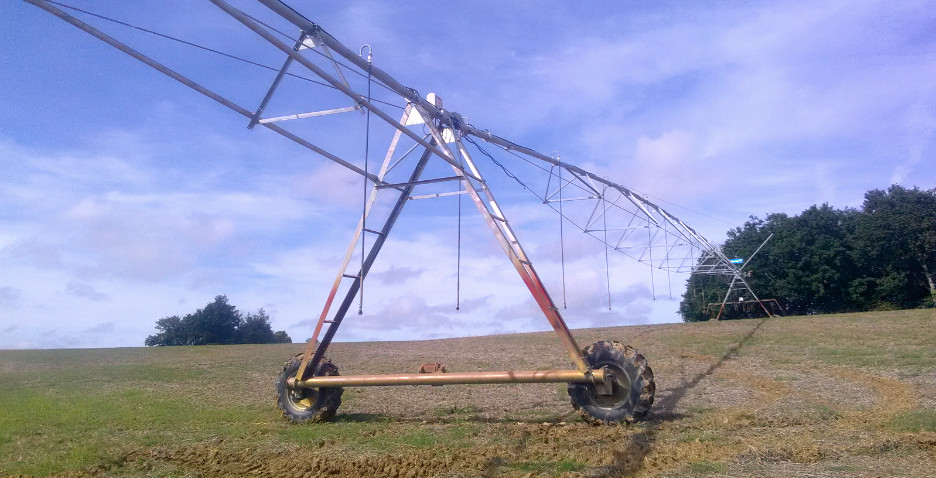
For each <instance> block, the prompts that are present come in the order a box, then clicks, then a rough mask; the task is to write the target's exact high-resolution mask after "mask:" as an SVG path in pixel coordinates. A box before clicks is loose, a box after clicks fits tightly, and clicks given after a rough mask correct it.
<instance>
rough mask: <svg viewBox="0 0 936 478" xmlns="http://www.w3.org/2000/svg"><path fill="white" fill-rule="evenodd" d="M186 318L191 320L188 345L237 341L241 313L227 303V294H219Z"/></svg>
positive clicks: (222, 343) (221, 343)
mask: <svg viewBox="0 0 936 478" xmlns="http://www.w3.org/2000/svg"><path fill="white" fill-rule="evenodd" d="M186 320H189V321H190V322H191V328H192V337H191V339H192V341H191V343H190V345H224V344H234V343H237V342H238V340H237V327H238V326H239V325H240V323H241V314H240V312H238V311H237V308H236V307H234V306H233V305H231V304H229V303H228V298H227V296H224V295H219V296H217V297H215V299H214V301H213V302H210V303H208V305H206V306H205V308H204V309H198V310H197V311H195V313H194V314H192V315H191V316H187V317H186Z"/></svg>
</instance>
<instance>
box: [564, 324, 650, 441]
mask: <svg viewBox="0 0 936 478" xmlns="http://www.w3.org/2000/svg"><path fill="white" fill-rule="evenodd" d="M583 353H584V355H585V362H586V363H588V365H590V366H591V367H594V368H595V369H599V368H601V367H608V369H609V370H610V371H611V372H612V373H613V374H614V382H613V384H612V393H611V395H601V394H599V393H598V391H597V390H596V389H595V385H594V384H592V383H570V384H569V397H571V398H572V406H573V407H575V409H576V410H578V411H579V412H580V413H581V414H582V418H584V419H585V421H587V422H589V423H591V424H593V425H602V424H604V425H613V424H617V423H621V422H625V423H631V422H633V421H636V420H640V419H642V418H645V417H646V416H647V413H648V412H649V411H650V406H651V405H653V394H654V393H655V392H656V385H655V384H654V382H653V371H652V370H651V369H650V367H649V366H648V365H647V360H646V359H644V357H643V355H640V354H639V353H637V351H636V350H635V349H634V348H633V347H631V346H630V345H624V344H622V343H621V342H616V341H614V342H606V341H603V340H602V341H599V342H595V343H593V344H591V345H589V346H588V347H585V350H583Z"/></svg>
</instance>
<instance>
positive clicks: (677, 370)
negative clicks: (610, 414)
mask: <svg viewBox="0 0 936 478" xmlns="http://www.w3.org/2000/svg"><path fill="white" fill-rule="evenodd" d="M934 327H936V311H933V310H916V311H899V312H877V313H867V314H844V315H829V316H813V317H790V318H776V319H767V320H741V321H731V322H721V323H698V324H665V325H655V326H637V327H618V328H606V329H588V330H578V331H575V336H576V338H577V340H578V341H579V343H580V345H582V346H584V345H587V344H589V343H591V342H594V341H597V340H601V339H612V340H621V341H623V342H626V343H629V344H631V345H633V346H635V347H637V348H638V350H640V351H641V353H643V354H644V355H645V356H646V357H647V359H648V360H649V362H650V365H651V366H652V367H653V370H654V374H655V376H656V383H657V393H656V402H655V404H654V407H653V409H652V410H651V413H650V417H649V419H648V420H646V421H643V422H639V423H636V424H633V425H629V426H613V427H601V426H599V427H595V426H591V425H588V424H586V423H585V422H583V421H582V420H581V419H580V418H579V417H578V416H577V415H576V414H575V413H574V412H573V410H572V407H571V405H570V404H569V398H568V395H567V394H566V391H565V386H563V385H559V384H534V385H506V386H493V385H492V386H488V385H474V386H469V385H463V386H451V385H450V386H444V387H421V388H417V387H387V388H356V389H346V390H345V393H344V396H343V404H342V406H341V408H340V409H339V414H338V419H337V421H336V422H335V423H326V424H306V425H292V424H289V423H287V422H286V421H285V420H284V419H282V417H281V416H280V415H279V411H278V410H277V409H276V408H275V406H274V404H273V379H274V377H275V375H276V373H277V372H278V371H279V369H280V368H281V367H282V363H283V362H284V361H285V360H286V359H288V358H289V357H291V356H292V355H293V354H295V353H297V352H300V351H301V350H302V348H303V345H302V344H293V345H256V346H221V347H211V346H209V347H180V348H150V349H144V348H130V349H99V350H43V351H0V383H2V387H0V410H2V413H0V474H2V475H13V476H16V475H39V476H186V477H187V476H193V477H194V476H205V477H214V476H327V475H333V476H388V477H391V476H392V477H408V476H444V477H446V476H447V477H473V476H587V477H617V476H666V477H677V476H763V477H769V476H855V477H864V476H869V477H870V476H931V474H932V470H934V469H936V410H934V405H936V353H933V350H936V334H934V333H933V332H932V330H933V329H934ZM329 356H330V358H331V359H332V360H333V361H334V362H335V364H337V365H338V367H339V369H340V371H341V373H342V374H355V373H411V372H414V371H415V369H416V367H417V366H418V364H420V363H424V362H444V363H445V364H447V365H448V369H449V370H450V371H478V370H504V369H546V368H569V367H570V364H568V363H567V360H568V359H567V358H565V354H564V353H563V351H562V350H561V348H560V347H559V345H558V342H557V341H556V339H555V337H554V336H553V335H552V334H551V333H534V334H521V335H511V336H492V337H475V338H460V339H445V340H432V341H420V342H389V343H360V344H358V343H355V344H351V343H337V344H335V345H334V346H333V349H332V350H331V353H330V354H329Z"/></svg>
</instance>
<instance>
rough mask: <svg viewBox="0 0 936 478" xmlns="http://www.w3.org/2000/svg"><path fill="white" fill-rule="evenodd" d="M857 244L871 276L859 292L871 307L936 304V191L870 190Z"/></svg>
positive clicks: (868, 276)
mask: <svg viewBox="0 0 936 478" xmlns="http://www.w3.org/2000/svg"><path fill="white" fill-rule="evenodd" d="M856 244H857V245H858V247H857V251H858V253H857V259H858V260H859V261H860V263H861V264H862V265H863V266H864V268H865V269H866V270H867V277H866V278H865V280H863V281H861V282H859V283H857V284H856V285H855V288H856V292H859V293H861V294H863V296H864V297H866V298H868V300H870V302H871V303H870V305H871V306H873V307H882V306H884V307H887V306H894V307H901V308H907V307H918V306H919V305H921V304H923V303H924V302H925V301H928V302H929V304H934V303H936V189H931V190H928V191H925V190H920V189H919V188H913V189H907V188H904V187H902V186H899V185H896V184H895V185H893V186H891V187H890V188H888V189H887V190H886V191H882V190H879V189H875V190H873V191H868V192H867V193H866V194H865V201H864V204H863V206H862V215H861V218H860V220H859V227H858V228H857V231H856Z"/></svg>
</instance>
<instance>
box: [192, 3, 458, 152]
mask: <svg viewBox="0 0 936 478" xmlns="http://www.w3.org/2000/svg"><path fill="white" fill-rule="evenodd" d="M210 1H211V3H213V4H215V5H217V7H218V8H220V9H221V10H223V11H224V12H225V13H227V14H228V15H230V16H232V17H234V18H235V19H236V20H237V21H239V22H241V23H242V24H243V25H244V26H246V27H247V28H249V29H251V30H253V32H254V33H256V34H257V35H259V36H261V37H262V38H263V39H264V40H266V41H267V42H269V43H270V44H271V45H273V46H275V47H276V48H278V49H279V50H280V51H282V52H283V53H285V54H287V55H289V56H291V57H292V58H293V59H294V60H295V61H296V62H297V63H299V64H301V65H302V66H304V67H306V68H308V69H309V71H311V72H313V73H315V74H316V75H318V77H319V78H321V79H323V80H325V81H326V82H328V83H329V84H330V85H332V86H333V87H335V88H336V89H337V90H339V91H341V92H342V93H344V94H346V95H348V96H349V97H350V98H351V99H352V100H354V101H355V102H357V103H358V104H360V105H361V106H363V107H365V108H367V109H368V110H370V111H371V112H372V113H374V114H375V115H377V117H379V118H380V119H382V120H384V121H385V122H386V123H387V124H389V125H390V126H392V127H394V128H397V129H399V130H400V131H402V132H403V134H405V135H407V136H409V137H410V138H412V139H413V140H414V141H416V142H417V143H419V144H421V145H422V146H423V147H425V148H426V149H428V150H429V151H431V152H432V153H433V154H435V155H436V156H438V157H439V158H441V159H443V160H444V161H446V162H448V163H450V164H451V165H452V166H454V167H456V168H461V166H460V165H459V164H458V162H457V161H455V160H453V159H451V158H449V157H448V156H446V155H445V153H443V152H442V151H441V150H439V148H437V147H436V146H434V145H432V144H430V143H429V142H427V141H426V140H424V139H422V137H421V136H419V135H417V134H416V133H414V132H412V131H410V130H409V129H407V128H406V127H405V126H401V125H399V123H397V122H396V121H395V120H394V119H393V118H391V117H390V116H389V115H387V113H384V112H383V111H382V110H381V109H380V108H377V107H376V106H375V105H374V104H373V103H371V102H370V101H368V100H367V98H365V97H364V96H362V95H359V94H357V93H355V92H354V91H353V90H351V89H350V88H348V87H347V86H345V84H344V83H342V82H341V81H339V80H338V79H336V78H334V77H332V76H331V75H329V74H328V73H326V72H325V70H322V69H321V68H319V67H318V65H316V64H315V63H312V62H311V61H309V59H307V58H306V57H304V56H302V55H301V54H299V53H298V52H296V51H294V50H293V49H292V48H290V47H289V46H288V45H286V44H285V43H283V42H281V41H280V40H279V39H278V38H276V37H275V36H273V35H272V34H270V32H268V31H266V29H264V28H263V27H262V26H260V25H258V24H257V23H256V22H254V21H253V20H252V19H251V18H250V17H249V16H247V15H246V14H245V13H244V12H242V11H240V10H238V9H237V8H234V7H233V6H231V5H230V4H228V3H227V2H225V1H224V0H210ZM261 3H264V4H266V2H263V0H261ZM284 7H285V6H284ZM285 8H287V9H288V10H289V11H291V12H293V13H294V14H295V15H298V13H295V12H294V11H293V10H292V9H291V8H289V7H285ZM300 17H301V15H300ZM303 18H304V17H303ZM306 22H308V20H306ZM308 23H310V24H311V22H308ZM309 27H310V29H311V30H313V31H317V30H321V28H318V27H317V26H315V25H314V24H311V25H310V26H309ZM300 28H302V27H300ZM303 31H305V32H306V34H310V35H311V36H313V37H314V36H315V34H313V33H311V32H310V31H308V30H306V29H304V28H303ZM336 43H337V41H336ZM338 45H341V44H340V43H338ZM326 46H329V47H331V48H332V50H334V51H335V52H336V53H338V54H340V55H341V56H345V54H343V53H342V52H341V51H340V50H338V49H336V48H334V46H332V45H328V44H326ZM341 48H342V49H344V50H347V48H345V47H344V45H341ZM351 56H352V57H354V55H351ZM345 58H347V57H345ZM355 58H357V57H355ZM357 60H361V61H364V60H363V59H361V58H357ZM365 63H366V62H365ZM358 66H360V65H358ZM365 68H366V66H365ZM371 68H372V70H373V72H376V70H378V68H374V67H371ZM384 74H385V73H384ZM385 75H386V74H385ZM374 76H375V77H377V75H376V74H375V75H374ZM378 79H379V77H378ZM404 97H406V98H408V96H407V95H404ZM422 103H427V104H428V102H427V101H425V100H421V101H419V102H418V104H420V105H421V104H422Z"/></svg>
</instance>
